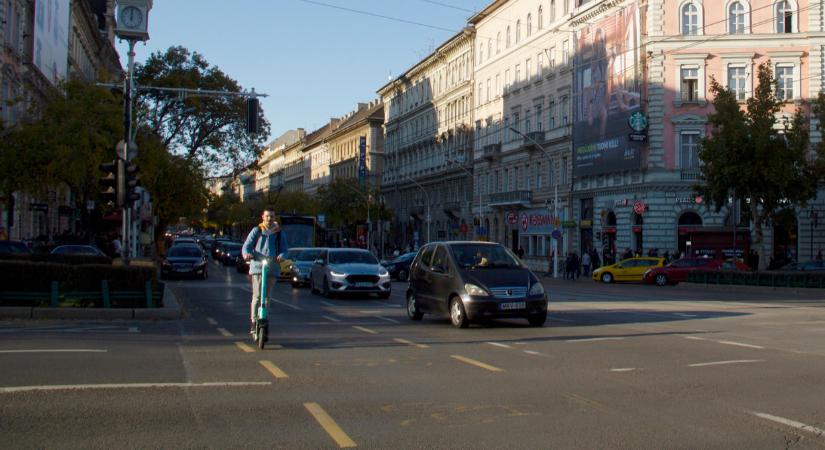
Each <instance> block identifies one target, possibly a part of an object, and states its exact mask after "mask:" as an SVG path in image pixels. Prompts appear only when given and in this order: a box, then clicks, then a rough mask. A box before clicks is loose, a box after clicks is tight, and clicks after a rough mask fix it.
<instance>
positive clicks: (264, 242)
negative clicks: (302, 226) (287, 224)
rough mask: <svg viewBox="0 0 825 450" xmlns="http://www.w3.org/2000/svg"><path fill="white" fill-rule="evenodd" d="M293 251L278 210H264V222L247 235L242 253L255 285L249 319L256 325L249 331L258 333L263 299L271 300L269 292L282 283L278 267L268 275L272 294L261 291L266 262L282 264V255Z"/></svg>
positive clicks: (267, 282) (268, 287)
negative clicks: (282, 227)
mask: <svg viewBox="0 0 825 450" xmlns="http://www.w3.org/2000/svg"><path fill="white" fill-rule="evenodd" d="M287 250H289V244H287V239H286V231H283V230H281V226H280V224H278V222H277V221H276V220H275V211H273V210H264V212H263V213H262V214H261V223H260V224H258V225H256V226H255V228H253V229H252V231H250V232H249V234H248V235H247V236H246V241H244V244H243V248H242V250H241V254H242V256H243V259H244V260H246V261H250V262H249V275H250V280H251V282H252V301H251V303H250V305H249V320H250V321H251V322H252V326H251V328H250V330H249V332H250V333H251V334H253V335H254V334H255V324H256V322H257V321H258V306H259V305H260V303H261V298H268V297H269V292H272V291H271V289H272V287H273V286H274V285H275V283H276V282H277V281H278V275H279V274H280V270H279V267H278V265H277V264H273V268H272V269H271V270H270V271H269V272H268V276H267V280H266V287H267V291H269V292H261V277H262V275H263V274H262V272H263V261H262V259H265V260H267V261H272V262H277V263H280V262H281V254H282V253H285V252H286V251H287Z"/></svg>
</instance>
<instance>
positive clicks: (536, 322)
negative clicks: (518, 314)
mask: <svg viewBox="0 0 825 450" xmlns="http://www.w3.org/2000/svg"><path fill="white" fill-rule="evenodd" d="M546 321H547V313H543V314H536V315H534V316H530V317H528V318H527V322H529V323H530V326H531V327H540V326H542V325H544V322H546Z"/></svg>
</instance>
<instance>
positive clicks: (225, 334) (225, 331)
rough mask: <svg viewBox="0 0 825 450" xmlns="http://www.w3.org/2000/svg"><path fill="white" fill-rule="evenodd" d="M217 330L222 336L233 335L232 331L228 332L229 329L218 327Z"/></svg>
mask: <svg viewBox="0 0 825 450" xmlns="http://www.w3.org/2000/svg"><path fill="white" fill-rule="evenodd" d="M218 332H219V333H220V334H222V335H224V337H232V336H234V335H233V334H232V333H230V332H229V330H227V329H226V328H218Z"/></svg>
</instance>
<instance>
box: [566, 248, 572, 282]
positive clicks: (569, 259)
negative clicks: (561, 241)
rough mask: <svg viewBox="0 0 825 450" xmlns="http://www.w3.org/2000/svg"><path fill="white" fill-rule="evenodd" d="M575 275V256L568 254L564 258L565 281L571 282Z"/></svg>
mask: <svg viewBox="0 0 825 450" xmlns="http://www.w3.org/2000/svg"><path fill="white" fill-rule="evenodd" d="M572 274H573V255H572V254H570V253H568V254H567V256H566V257H565V258H564V279H565V280H569V279H571V278H572V276H571V275H572Z"/></svg>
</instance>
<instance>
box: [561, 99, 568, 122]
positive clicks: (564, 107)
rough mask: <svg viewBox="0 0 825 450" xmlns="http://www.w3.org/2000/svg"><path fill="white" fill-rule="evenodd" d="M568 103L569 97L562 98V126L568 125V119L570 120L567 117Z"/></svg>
mask: <svg viewBox="0 0 825 450" xmlns="http://www.w3.org/2000/svg"><path fill="white" fill-rule="evenodd" d="M567 103H568V101H567V97H562V99H561V125H562V126H566V125H567V119H568V117H567V114H568V111H567V110H568V106H567Z"/></svg>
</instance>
